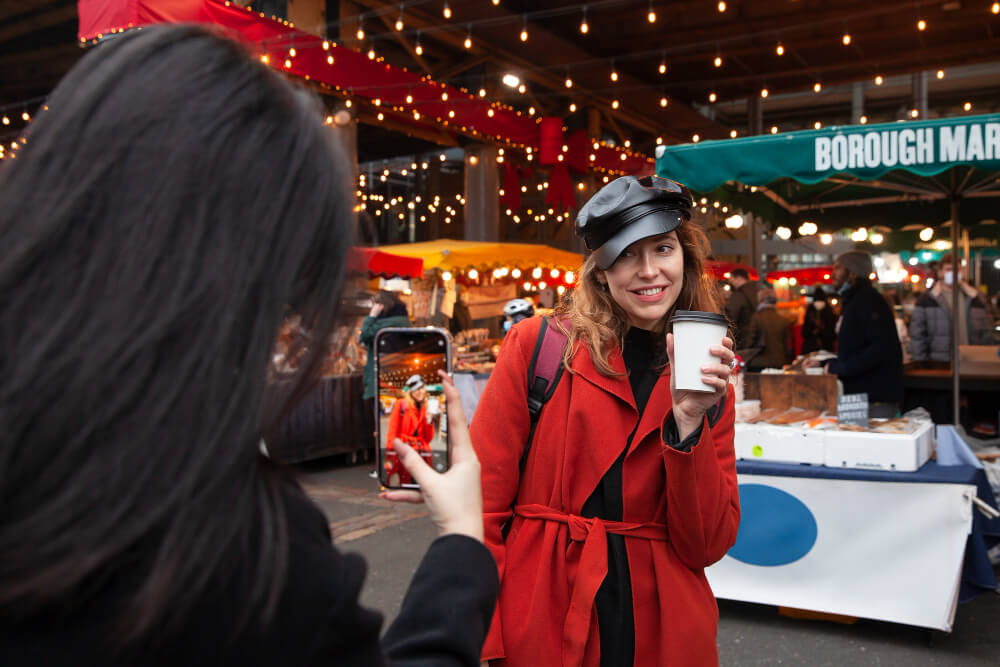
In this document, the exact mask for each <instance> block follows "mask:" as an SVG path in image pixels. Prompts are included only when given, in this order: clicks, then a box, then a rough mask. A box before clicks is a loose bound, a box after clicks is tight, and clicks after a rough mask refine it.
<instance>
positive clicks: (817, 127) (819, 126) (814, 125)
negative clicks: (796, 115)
mask: <svg viewBox="0 0 1000 667" xmlns="http://www.w3.org/2000/svg"><path fill="white" fill-rule="evenodd" d="M821 127H823V123H821V122H819V121H816V122H815V123H813V128H815V129H817V130H818V129H819V128H821Z"/></svg>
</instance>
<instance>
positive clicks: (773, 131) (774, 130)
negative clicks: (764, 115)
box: [771, 125, 778, 134]
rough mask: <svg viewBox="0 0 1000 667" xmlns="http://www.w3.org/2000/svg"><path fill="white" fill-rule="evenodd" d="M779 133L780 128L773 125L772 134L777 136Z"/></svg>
mask: <svg viewBox="0 0 1000 667" xmlns="http://www.w3.org/2000/svg"><path fill="white" fill-rule="evenodd" d="M777 133H778V126H777V125H772V126H771V134H777Z"/></svg>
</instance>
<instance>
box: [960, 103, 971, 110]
mask: <svg viewBox="0 0 1000 667" xmlns="http://www.w3.org/2000/svg"><path fill="white" fill-rule="evenodd" d="M962 109H963V110H965V111H972V102H966V103H965V104H963V105H962Z"/></svg>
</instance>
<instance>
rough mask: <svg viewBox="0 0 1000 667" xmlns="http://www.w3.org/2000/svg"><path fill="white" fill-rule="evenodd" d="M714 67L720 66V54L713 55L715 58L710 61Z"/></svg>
mask: <svg viewBox="0 0 1000 667" xmlns="http://www.w3.org/2000/svg"><path fill="white" fill-rule="evenodd" d="M712 64H714V65H715V66H716V67H722V56H715V60H713V61H712Z"/></svg>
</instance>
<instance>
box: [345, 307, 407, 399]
mask: <svg viewBox="0 0 1000 667" xmlns="http://www.w3.org/2000/svg"><path fill="white" fill-rule="evenodd" d="M408 326H411V323H410V317H409V315H407V313H406V304H405V303H403V302H402V301H401V300H400V298H399V296H398V295H397V294H396V293H395V292H388V291H382V292H379V293H378V295H376V297H375V303H374V304H372V308H371V310H370V311H368V316H367V317H365V319H363V320H362V321H361V335H360V336H359V337H358V340H359V341H360V342H361V344H362V345H364V346H365V347H366V349H367V350H368V358H367V359H365V369H364V371H363V373H364V383H365V393H364V395H363V398H364V399H365V401H370V400H371V399H374V398H375V397H376V396H377V395H378V381H377V380H376V379H375V348H374V345H375V334H377V333H378V332H379V331H381V330H382V329H388V328H389V327H408ZM372 412H373V414H374V410H373V411H372Z"/></svg>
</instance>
